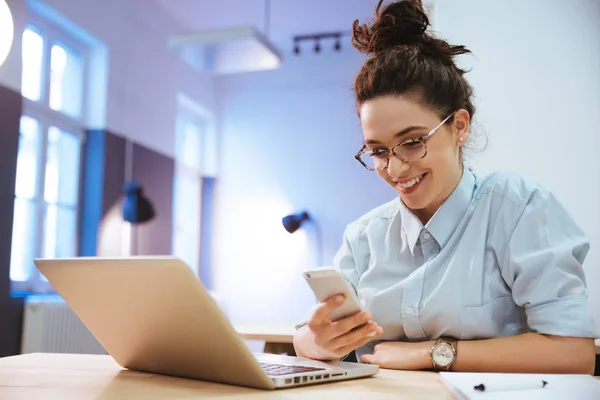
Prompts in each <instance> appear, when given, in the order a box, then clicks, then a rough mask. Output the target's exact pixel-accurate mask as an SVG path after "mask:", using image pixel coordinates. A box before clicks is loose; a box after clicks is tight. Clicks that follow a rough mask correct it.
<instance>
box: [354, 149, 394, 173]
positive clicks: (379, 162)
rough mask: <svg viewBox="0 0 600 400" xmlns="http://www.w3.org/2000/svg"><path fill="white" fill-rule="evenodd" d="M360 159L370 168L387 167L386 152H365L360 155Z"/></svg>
mask: <svg viewBox="0 0 600 400" xmlns="http://www.w3.org/2000/svg"><path fill="white" fill-rule="evenodd" d="M360 159H361V161H362V162H363V163H364V164H365V165H366V166H367V168H368V169H371V170H380V169H385V167H387V162H388V156H387V152H385V151H379V152H377V153H375V154H373V153H367V154H363V155H361V156H360Z"/></svg>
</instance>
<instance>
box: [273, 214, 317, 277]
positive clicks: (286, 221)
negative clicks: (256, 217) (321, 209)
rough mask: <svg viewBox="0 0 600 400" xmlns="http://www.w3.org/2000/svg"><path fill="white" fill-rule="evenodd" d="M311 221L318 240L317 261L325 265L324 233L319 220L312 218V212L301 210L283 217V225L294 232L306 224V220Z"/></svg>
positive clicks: (290, 231)
mask: <svg viewBox="0 0 600 400" xmlns="http://www.w3.org/2000/svg"><path fill="white" fill-rule="evenodd" d="M306 221H308V222H310V223H311V225H312V226H313V227H314V228H315V234H316V241H317V257H318V259H317V262H318V264H319V265H318V266H322V265H323V242H322V234H321V227H320V226H319V225H318V224H317V222H316V221H315V220H314V219H313V218H311V216H310V214H309V213H308V212H307V211H301V212H299V213H297V214H290V215H286V216H285V217H283V218H282V219H281V222H282V223H283V227H284V228H285V230H286V231H288V232H289V233H294V232H296V231H297V230H298V229H300V227H301V226H302V225H303V224H304V222H306Z"/></svg>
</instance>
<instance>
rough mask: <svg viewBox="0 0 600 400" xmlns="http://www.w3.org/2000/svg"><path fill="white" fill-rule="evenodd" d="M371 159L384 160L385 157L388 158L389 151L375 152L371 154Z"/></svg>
mask: <svg viewBox="0 0 600 400" xmlns="http://www.w3.org/2000/svg"><path fill="white" fill-rule="evenodd" d="M371 157H373V158H384V157H387V151H385V150H373V151H372V152H371Z"/></svg>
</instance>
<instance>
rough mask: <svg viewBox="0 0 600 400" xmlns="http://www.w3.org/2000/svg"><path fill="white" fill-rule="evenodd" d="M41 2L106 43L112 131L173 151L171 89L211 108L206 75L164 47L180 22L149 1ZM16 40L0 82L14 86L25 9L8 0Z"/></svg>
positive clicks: (108, 120)
mask: <svg viewBox="0 0 600 400" xmlns="http://www.w3.org/2000/svg"><path fill="white" fill-rule="evenodd" d="M45 3H46V4H47V5H49V6H50V7H52V8H53V9H55V10H56V11H58V12H59V13H61V14H63V15H64V16H65V17H66V18H67V19H69V20H71V21H72V22H74V23H75V24H77V25H79V26H80V27H81V28H82V29H84V30H85V31H87V32H89V34H91V35H92V36H94V37H95V38H97V39H99V40H100V41H102V42H104V44H105V45H106V46H107V47H108V53H109V65H108V91H107V110H106V126H107V127H108V128H109V129H110V130H112V131H115V132H116V133H119V134H123V135H127V136H129V137H130V138H132V139H133V140H134V141H136V142H138V143H141V144H144V145H145V146H147V147H149V148H151V149H153V150H156V151H158V152H160V153H163V154H165V155H168V156H173V155H174V129H175V116H176V113H177V95H178V94H180V93H181V94H184V95H186V96H187V97H189V98H191V99H192V100H194V101H195V102H197V103H198V104H199V105H200V106H202V107H204V108H206V109H207V110H209V111H214V108H215V104H214V84H213V79H212V77H211V76H209V75H206V74H202V73H200V72H199V71H196V70H193V69H192V68H190V67H189V66H188V65H187V64H185V63H184V62H183V61H182V60H180V59H179V58H178V57H177V56H176V55H175V54H174V53H173V52H172V51H171V50H169V49H168V47H167V43H168V35H169V34H171V33H174V32H178V31H179V30H180V29H181V28H180V27H179V26H178V25H177V24H176V23H175V22H174V20H172V18H171V17H169V16H168V14H167V13H166V12H165V11H164V10H163V9H162V8H161V7H160V6H159V5H158V4H156V3H155V2H153V1H146V0H127V1H123V0H103V1H96V0H77V1H73V0H46V1H45ZM9 6H10V8H11V10H12V11H13V14H14V15H15V20H16V21H15V22H16V24H15V25H16V27H15V31H16V32H17V34H16V40H15V43H14V45H13V48H12V50H11V54H10V58H9V60H8V61H7V64H6V65H5V66H3V67H2V69H0V84H4V85H6V86H9V87H11V88H13V89H15V90H18V91H20V80H21V61H20V46H21V38H20V32H22V31H23V28H24V24H25V22H26V20H27V15H28V14H29V12H28V10H27V5H26V1H25V0H9Z"/></svg>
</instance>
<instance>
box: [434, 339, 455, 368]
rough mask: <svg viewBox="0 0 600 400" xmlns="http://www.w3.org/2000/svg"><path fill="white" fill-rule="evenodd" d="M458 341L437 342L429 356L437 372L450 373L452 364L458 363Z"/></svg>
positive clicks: (445, 340)
mask: <svg viewBox="0 0 600 400" xmlns="http://www.w3.org/2000/svg"><path fill="white" fill-rule="evenodd" d="M456 348H457V346H456V339H451V338H439V339H438V340H436V341H435V344H434V345H433V347H431V350H429V354H430V355H431V361H432V362H433V368H434V369H435V370H436V371H450V368H451V367H452V364H454V362H455V361H456Z"/></svg>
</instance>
